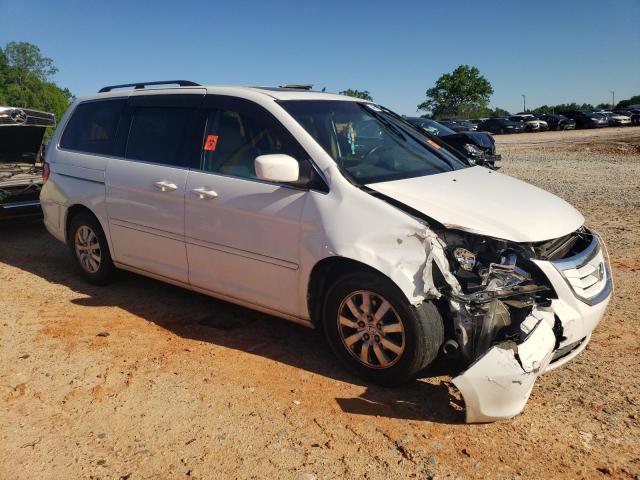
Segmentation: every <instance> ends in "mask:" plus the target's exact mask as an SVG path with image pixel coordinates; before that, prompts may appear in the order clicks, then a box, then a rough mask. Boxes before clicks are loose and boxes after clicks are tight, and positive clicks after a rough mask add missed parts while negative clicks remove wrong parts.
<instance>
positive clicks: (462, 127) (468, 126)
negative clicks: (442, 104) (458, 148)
mask: <svg viewBox="0 0 640 480" xmlns="http://www.w3.org/2000/svg"><path fill="white" fill-rule="evenodd" d="M438 123H441V124H442V125H444V126H445V127H449V128H450V129H451V130H453V131H454V132H473V131H475V130H477V128H478V126H477V125H476V124H475V123H471V122H468V121H466V120H438Z"/></svg>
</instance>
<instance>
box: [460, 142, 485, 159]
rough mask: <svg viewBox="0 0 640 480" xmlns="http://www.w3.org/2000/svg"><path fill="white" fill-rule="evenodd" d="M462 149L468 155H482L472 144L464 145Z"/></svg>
mask: <svg viewBox="0 0 640 480" xmlns="http://www.w3.org/2000/svg"><path fill="white" fill-rule="evenodd" d="M463 147H464V149H465V150H466V152H467V153H468V154H469V155H475V156H481V155H482V154H483V153H484V152H483V151H482V150H481V149H479V148H478V147H477V146H475V145H474V144H473V143H465V144H464V145H463Z"/></svg>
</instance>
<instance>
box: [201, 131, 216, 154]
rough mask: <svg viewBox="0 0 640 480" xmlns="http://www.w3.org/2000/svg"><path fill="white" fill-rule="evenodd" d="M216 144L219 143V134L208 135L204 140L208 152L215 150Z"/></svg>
mask: <svg viewBox="0 0 640 480" xmlns="http://www.w3.org/2000/svg"><path fill="white" fill-rule="evenodd" d="M216 145H218V136H217V135H207V140H206V141H205V142H204V149H205V150H206V151H207V152H213V151H215V149H216Z"/></svg>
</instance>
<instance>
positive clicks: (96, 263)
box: [68, 212, 116, 285]
mask: <svg viewBox="0 0 640 480" xmlns="http://www.w3.org/2000/svg"><path fill="white" fill-rule="evenodd" d="M68 243H69V249H70V250H71V256H72V258H73V259H74V260H75V263H76V267H77V269H78V271H79V272H80V274H81V275H82V276H83V277H84V278H85V279H86V280H87V281H88V282H89V283H93V284H95V285H105V284H107V283H109V282H110V281H111V280H112V279H113V277H114V275H115V273H116V268H115V266H114V265H113V261H112V260H111V253H110V252H109V246H108V245H107V238H106V237H105V235H104V231H103V230H102V227H101V226H100V222H98V220H97V219H96V218H95V217H94V216H93V215H90V214H88V213H84V212H81V213H78V214H77V215H75V216H74V217H73V218H72V219H71V222H70V224H69V236H68Z"/></svg>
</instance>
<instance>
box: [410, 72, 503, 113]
mask: <svg viewBox="0 0 640 480" xmlns="http://www.w3.org/2000/svg"><path fill="white" fill-rule="evenodd" d="M492 94H493V87H492V86H491V83H489V81H488V80H487V79H486V78H485V77H484V76H482V75H481V74H480V70H478V68H477V67H470V66H469V65H460V66H459V67H458V68H456V69H455V70H454V71H453V72H451V73H445V74H444V75H442V76H441V77H440V78H439V79H438V80H437V81H436V84H435V85H434V86H433V87H432V88H430V89H428V90H427V92H426V96H427V99H426V100H425V101H424V102H422V103H421V104H420V105H418V110H423V111H427V112H431V113H432V116H433V117H434V118H443V117H456V118H472V117H475V116H481V113H482V111H487V109H488V106H489V98H490V97H491V95H492Z"/></svg>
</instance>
